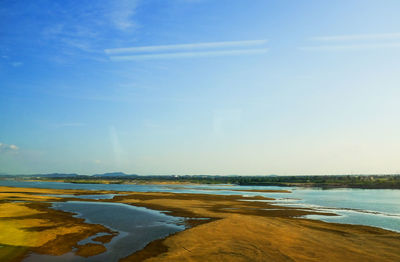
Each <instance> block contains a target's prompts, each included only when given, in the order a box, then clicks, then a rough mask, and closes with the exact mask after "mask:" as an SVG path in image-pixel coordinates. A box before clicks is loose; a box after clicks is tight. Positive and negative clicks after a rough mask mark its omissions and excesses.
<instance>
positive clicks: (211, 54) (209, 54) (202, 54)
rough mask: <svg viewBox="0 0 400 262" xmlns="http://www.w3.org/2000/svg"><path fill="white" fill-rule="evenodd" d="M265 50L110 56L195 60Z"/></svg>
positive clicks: (114, 59)
mask: <svg viewBox="0 0 400 262" xmlns="http://www.w3.org/2000/svg"><path fill="white" fill-rule="evenodd" d="M267 51H268V49H267V48H258V49H257V48H254V49H238V50H226V51H225V50H219V51H203V52H179V53H166V54H149V55H131V56H111V57H110V59H111V61H140V60H154V59H178V58H196V57H216V56H235V55H255V54H265V53H266V52H267Z"/></svg>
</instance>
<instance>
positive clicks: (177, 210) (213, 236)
mask: <svg viewBox="0 0 400 262" xmlns="http://www.w3.org/2000/svg"><path fill="white" fill-rule="evenodd" d="M88 193H90V194H95V193H101V192H92V191H91V192H88V191H80V190H50V189H29V188H12V187H0V246H2V247H0V261H21V260H22V259H23V258H24V256H26V255H28V254H29V252H37V253H43V254H53V255H59V254H64V253H66V252H69V251H71V250H72V248H73V247H75V248H77V250H78V251H77V255H81V256H91V255H95V254H97V253H100V252H104V251H105V250H104V248H102V247H101V245H96V246H91V245H86V246H78V245H77V242H78V241H80V240H82V239H85V238H87V237H89V236H92V235H94V234H96V233H98V232H106V233H108V234H109V236H110V237H108V238H107V237H105V238H104V243H105V242H106V241H110V239H111V238H112V237H113V236H115V235H116V233H115V232H111V231H110V230H109V229H107V228H105V227H103V226H101V225H93V224H87V223H84V222H83V220H82V219H78V218H74V217H73V216H72V214H70V213H66V212H62V211H56V210H53V209H50V208H49V204H47V203H46V202H47V201H65V200H67V199H68V197H67V198H66V197H48V196H43V194H63V195H79V194H88ZM107 193H110V192H107ZM124 194H126V195H121V196H116V197H114V199H112V200H101V201H111V202H119V203H126V204H131V205H135V206H143V207H148V208H151V209H155V210H162V211H170V213H169V214H170V215H174V216H183V217H187V218H191V219H188V221H187V223H188V225H190V226H191V228H189V229H187V230H185V231H182V232H179V233H177V234H175V235H172V236H170V237H168V238H166V239H161V240H157V241H154V242H152V243H150V244H149V245H148V246H147V247H146V248H144V249H143V250H141V251H139V252H136V253H134V254H132V255H130V256H128V257H126V258H125V259H123V260H122V261H278V262H279V261H400V234H398V233H395V232H391V231H387V230H383V229H378V228H373V227H367V226H355V225H343V224H333V223H324V222H320V221H314V220H307V219H300V218H297V217H299V216H302V215H307V214H316V212H315V211H313V210H310V209H296V208H290V207H278V206H274V205H271V204H270V203H268V202H260V201H257V202H251V201H243V200H267V199H265V198H262V197H242V196H237V195H229V196H227V195H207V194H176V193H137V192H124ZM288 194H289V193H288ZM15 201H24V202H15ZM199 218H200V219H199ZM204 218H206V219H204Z"/></svg>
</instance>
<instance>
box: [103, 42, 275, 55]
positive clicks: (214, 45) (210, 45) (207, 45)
mask: <svg viewBox="0 0 400 262" xmlns="http://www.w3.org/2000/svg"><path fill="white" fill-rule="evenodd" d="M267 42H268V41H267V40H265V39H261V40H246V41H224V42H203V43H191V44H174V45H156V46H135V47H126V48H113V49H105V50H104V52H105V53H106V54H108V55H116V54H122V53H142V52H160V51H176V50H179V51H186V50H200V49H220V48H231V47H235V48H239V47H250V46H252V47H254V46H262V45H265V44H266V43H267Z"/></svg>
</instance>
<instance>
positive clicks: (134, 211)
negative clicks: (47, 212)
mask: <svg viewBox="0 0 400 262" xmlns="http://www.w3.org/2000/svg"><path fill="white" fill-rule="evenodd" d="M53 208H55V209H59V210H63V211H68V212H73V213H76V214H77V215H76V216H77V217H82V218H85V220H86V222H88V223H94V224H102V225H104V226H106V227H108V228H110V229H112V230H114V231H118V232H119V235H118V236H117V237H114V238H113V240H112V241H111V242H110V243H108V244H105V246H106V248H107V252H105V253H103V254H100V255H97V256H92V257H90V258H83V257H79V256H76V255H74V253H73V252H70V253H67V254H65V255H62V256H49V255H39V254H32V255H31V256H30V257H28V258H27V259H25V260H24V261H28V262H38V261H41V262H46V261H49V262H50V261H51V262H53V261H54V262H61V261H62V262H64V261H71V262H81V261H85V262H91V261H110V262H111V261H119V259H121V258H123V257H126V256H128V255H130V254H132V253H134V252H135V251H138V250H140V249H143V248H144V247H145V246H146V245H147V244H148V243H150V242H151V241H153V240H156V239H160V238H164V237H166V236H168V235H170V234H173V233H175V232H178V231H182V230H184V229H185V227H184V226H183V221H184V220H183V218H177V217H172V216H168V215H166V214H164V213H161V212H158V211H153V210H149V209H147V208H143V207H134V206H130V205H125V204H119V203H104V202H96V203H94V202H82V201H68V202H61V203H54V204H53ZM96 236H97V235H96ZM96 236H93V237H91V238H90V239H86V240H84V241H81V242H80V243H79V244H85V243H98V242H95V241H93V240H92V239H93V238H95V237H96ZM98 244H101V243H98Z"/></svg>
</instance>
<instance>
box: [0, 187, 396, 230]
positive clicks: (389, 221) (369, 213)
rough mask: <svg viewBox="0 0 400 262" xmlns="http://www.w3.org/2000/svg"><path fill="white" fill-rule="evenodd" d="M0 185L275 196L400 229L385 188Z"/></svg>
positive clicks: (391, 194)
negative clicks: (264, 190)
mask: <svg viewBox="0 0 400 262" xmlns="http://www.w3.org/2000/svg"><path fill="white" fill-rule="evenodd" d="M0 185H7V186H17V187H37V188H54V189H86V190H115V191H137V192H176V193H201V194H234V195H245V196H255V195H261V196H265V197H273V198H275V199H277V200H276V201H274V202H273V203H275V204H277V205H287V206H297V207H308V208H314V209H316V210H321V211H325V212H326V211H328V212H334V213H336V214H338V215H339V216H336V217H332V216H329V217H326V216H308V218H310V219H320V220H324V221H327V222H336V223H348V224H360V225H369V226H375V227H381V228H385V229H389V230H393V231H398V232H400V190H389V189H329V190H322V189H318V188H296V187H295V188H286V187H285V188H282V187H275V186H232V185H170V186H168V185H119V184H111V185H107V184H70V183H60V182H22V181H13V180H10V181H0ZM232 189H235V190H238V189H239V190H251V189H288V190H291V191H292V193H289V194H288V193H258V192H238V191H232Z"/></svg>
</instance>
